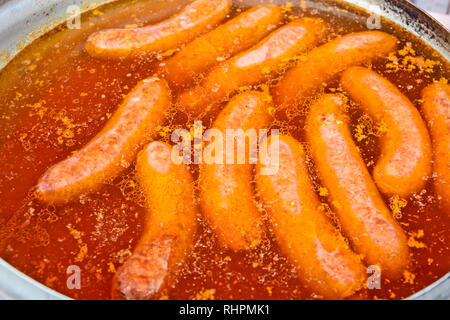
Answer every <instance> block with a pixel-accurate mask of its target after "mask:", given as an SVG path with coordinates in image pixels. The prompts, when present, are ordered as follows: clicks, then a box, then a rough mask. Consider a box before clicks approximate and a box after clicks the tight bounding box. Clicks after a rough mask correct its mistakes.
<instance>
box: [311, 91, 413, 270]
mask: <svg viewBox="0 0 450 320" xmlns="http://www.w3.org/2000/svg"><path fill="white" fill-rule="evenodd" d="M345 107H346V105H345V103H344V101H343V99H342V98H340V97H338V96H335V95H325V96H323V97H322V98H321V99H320V100H319V101H318V102H317V103H316V104H314V105H313V106H312V109H311V112H310V114H309V115H308V117H307V122H306V136H307V140H308V143H309V144H310V145H311V153H312V157H313V159H314V162H315V165H316V168H317V171H318V173H319V177H320V179H321V181H322V183H323V184H324V186H325V187H326V188H327V189H328V190H329V193H330V196H331V201H332V202H331V205H332V208H333V209H334V210H335V211H336V214H337V217H338V220H339V222H340V224H341V226H342V230H343V232H344V234H345V235H346V236H347V237H348V238H349V239H350V242H351V244H352V247H353V248H354V250H355V251H356V252H358V253H360V254H362V255H363V256H364V260H365V261H366V262H367V264H369V265H378V266H379V267H380V269H381V270H382V272H383V275H387V276H388V277H390V278H399V277H401V276H402V274H403V271H404V270H405V268H406V266H407V264H408V259H409V258H408V257H409V253H408V245H407V240H406V236H405V234H404V232H403V230H402V229H401V227H400V226H399V225H398V223H397V222H396V221H395V220H394V218H393V216H392V214H391V212H390V211H389V209H388V208H387V206H386V204H385V203H384V200H383V198H382V197H381V195H380V193H379V191H378V189H377V187H376V185H375V183H374V182H373V180H372V177H371V175H370V173H369V171H368V169H367V166H366V164H365V163H364V161H363V159H362V157H361V155H360V154H359V151H358V148H357V147H356V144H355V143H354V141H353V140H352V135H351V132H350V129H349V120H348V118H347V117H346V116H345V114H344V108H345Z"/></svg>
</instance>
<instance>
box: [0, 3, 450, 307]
mask: <svg viewBox="0 0 450 320" xmlns="http://www.w3.org/2000/svg"><path fill="white" fill-rule="evenodd" d="M186 3H187V1H184V2H183V3H182V4H181V5H179V6H173V8H168V7H171V6H167V5H164V4H158V3H156V4H155V3H154V2H153V1H145V0H140V1H139V0H138V1H118V2H116V3H114V4H110V5H106V6H103V7H100V8H98V9H96V10H93V11H91V12H89V13H86V14H84V15H83V16H82V18H81V21H82V23H81V29H80V30H70V29H66V27H65V26H64V25H63V26H60V27H58V28H56V29H55V30H53V31H51V32H49V33H48V34H46V35H44V36H42V37H41V38H40V39H38V40H36V41H35V42H34V43H33V44H31V45H30V46H29V47H27V48H26V49H25V50H23V51H22V52H21V53H20V54H19V55H18V56H17V57H16V58H14V60H13V61H12V62H11V63H10V64H9V65H7V66H6V67H5V68H4V69H3V70H2V71H1V73H0V105H1V106H2V108H1V110H0V117H1V118H0V124H1V125H0V148H1V149H0V172H1V174H0V257H1V258H3V259H5V260H6V261H7V262H8V263H10V264H12V265H13V266H14V267H16V268H17V269H19V270H20V271H22V272H24V273H25V274H27V275H29V276H31V277H32V278H34V279H36V280H37V281H39V282H41V283H43V284H45V285H46V286H48V287H50V288H52V289H55V290H56V291H58V292H61V293H63V294H65V295H67V296H69V297H73V298H77V299H110V298H120V297H118V296H116V295H112V294H111V291H112V290H111V287H112V281H113V277H114V275H115V273H116V272H117V270H118V269H119V268H120V266H121V265H123V264H124V262H125V261H126V260H127V259H128V258H129V257H130V256H131V255H132V253H133V250H134V248H135V247H136V245H137V243H138V241H139V238H140V236H141V234H142V232H143V229H144V224H145V223H144V216H145V213H146V201H147V200H148V199H146V197H145V195H144V193H143V191H142V190H141V187H140V185H139V181H138V180H139V179H138V178H137V176H136V172H135V166H134V164H132V165H131V166H130V167H129V168H128V169H126V170H125V172H123V173H122V174H121V175H120V176H119V177H116V178H113V179H109V180H107V181H104V183H103V184H102V187H101V188H99V189H97V190H95V191H94V192H92V193H89V194H83V195H81V196H80V197H79V198H77V199H76V200H74V201H72V202H69V203H67V204H58V205H56V204H55V205H47V204H45V203H44V202H43V201H41V200H39V199H38V197H37V196H36V193H35V190H36V189H35V186H36V184H37V182H38V180H39V178H40V177H41V176H42V175H43V174H44V173H45V172H46V170H47V169H48V168H49V167H51V166H52V165H54V164H56V163H58V162H60V161H62V160H64V159H66V158H67V157H69V156H70V155H73V154H75V153H76V152H77V150H80V149H81V148H82V147H83V146H85V145H86V144H87V143H88V142H89V141H90V140H91V139H92V138H93V137H95V136H96V134H97V133H98V132H100V130H101V129H102V128H103V126H104V125H105V124H106V123H107V122H108V120H109V119H110V118H111V117H112V115H113V114H114V111H115V110H116V109H117V108H118V106H119V105H120V104H121V102H122V100H123V98H124V97H125V96H126V95H127V94H128V93H129V92H130V91H131V90H132V89H133V88H134V87H135V86H136V84H137V83H138V82H140V81H141V80H143V79H145V78H148V77H152V76H154V75H155V74H156V72H157V71H158V70H159V68H161V65H162V64H164V63H165V61H166V60H165V59H166V58H167V57H168V56H171V55H173V54H174V51H173V50H169V51H165V52H164V53H162V54H160V55H158V56H157V57H135V58H132V59H129V60H117V61H116V60H104V59H97V58H93V57H91V56H89V55H88V54H87V53H86V51H85V49H84V44H85V43H86V40H87V38H88V37H89V36H90V35H91V34H92V33H93V32H95V31H98V30H102V29H106V28H113V27H124V26H126V27H128V28H133V27H137V26H143V25H146V24H149V23H154V22H157V21H159V20H161V19H162V18H165V17H167V16H170V15H171V14H173V13H176V12H178V11H180V10H181V9H182V8H183V7H184V5H185V4H186ZM252 3H253V2H252ZM267 3H270V1H268V2H267ZM242 5H243V4H241V3H240V2H239V1H236V2H235V4H234V5H233V7H232V9H231V11H230V14H229V15H228V16H227V17H226V20H228V19H231V18H232V17H234V16H236V15H238V14H239V13H242V12H243V11H245V10H247V9H248V8H247V7H243V6H242ZM282 12H283V15H284V17H283V19H284V24H286V23H289V22H290V21H292V20H294V19H296V18H303V17H311V18H321V19H323V20H324V21H325V22H326V23H327V25H328V28H329V29H328V30H329V32H327V33H326V34H325V36H324V37H323V38H321V39H320V41H319V42H320V44H324V43H327V42H328V41H331V40H333V39H335V38H337V37H338V36H340V35H345V34H348V33H351V32H360V31H367V30H368V24H367V21H368V18H369V16H370V15H369V14H368V13H366V12H362V11H359V10H357V9H355V8H353V7H348V6H346V5H343V4H341V3H339V2H332V1H297V2H294V4H291V3H290V2H286V4H285V5H283V7H282ZM226 20H225V21H226ZM371 21H372V20H371ZM372 22H373V21H372ZM369 25H370V26H371V27H373V23H372V24H369ZM380 27H381V30H382V31H384V32H387V33H389V34H393V35H395V36H396V37H397V38H398V39H399V41H400V43H399V44H398V50H396V51H395V52H392V53H391V54H390V55H389V56H388V57H387V58H385V59H378V60H376V61H374V62H373V63H372V64H370V65H366V66H365V67H370V68H371V69H372V70H374V71H376V72H377V73H379V74H381V75H383V76H384V77H385V78H387V79H388V80H389V81H391V82H392V83H394V84H395V85H396V86H397V87H398V88H399V89H400V91H401V92H402V93H403V94H405V95H406V96H407V97H408V98H409V99H410V100H411V101H412V102H413V104H414V105H415V106H416V107H418V108H419V107H420V105H421V103H422V101H421V99H422V97H421V92H422V90H423V89H424V88H425V87H427V86H428V85H430V84H431V83H433V82H441V83H447V79H449V70H450V69H449V64H448V62H447V61H445V59H443V58H442V57H441V56H440V55H439V54H438V53H436V52H435V51H434V50H433V49H432V48H430V47H428V46H427V45H425V44H424V43H423V42H422V41H421V40H419V39H418V38H416V37H414V36H412V35H411V34H410V33H408V32H407V31H405V30H403V29H400V28H399V27H397V26H395V25H393V24H392V23H390V22H389V21H386V20H384V19H382V20H381V21H380ZM274 30H275V29H274ZM297 58H298V59H297V60H300V61H301V60H302V59H303V58H304V56H303V55H301V56H299V57H297ZM339 75H340V74H339ZM201 80H202V78H201V77H199V78H197V79H195V82H196V83H198V82H200V81H201ZM339 80H340V76H335V77H333V78H332V79H331V80H330V81H328V82H326V83H323V85H322V88H321V90H323V92H326V93H330V94H342V93H344V92H343V89H342V88H341V86H340V82H339ZM278 81H279V79H277V77H275V78H272V79H271V80H270V81H267V82H266V83H264V84H261V85H258V86H253V87H252V86H250V88H248V87H243V88H240V91H245V90H247V89H256V90H259V91H262V92H268V91H269V90H270V89H271V88H272V87H274V86H275V85H276V84H277V83H278ZM192 85H194V83H192ZM180 93H181V90H178V89H177V90H173V92H172V97H176V96H178V95H179V94H180ZM315 100H316V95H314V97H311V99H309V100H308V101H306V102H305V103H304V105H302V106H295V105H293V106H291V107H290V108H289V109H287V110H282V111H280V110H275V111H274V112H273V114H274V115H275V120H273V122H272V123H271V124H270V126H268V128H277V129H279V130H280V132H281V133H289V134H291V135H292V136H293V137H294V138H296V139H297V140H299V141H300V142H302V143H303V145H304V146H305V148H304V149H305V150H306V158H307V164H308V170H309V173H310V176H311V179H312V181H313V184H314V187H315V189H316V191H317V194H318V195H319V199H320V202H321V203H322V208H323V211H324V212H326V213H327V214H329V215H330V221H332V222H333V224H334V225H335V226H337V227H339V223H338V220H337V218H336V217H335V216H334V215H333V213H332V212H331V210H330V209H329V208H330V203H329V197H328V193H329V190H327V189H326V188H325V187H324V186H323V185H322V183H321V181H320V179H319V178H318V175H317V172H316V169H315V165H314V161H313V160H312V157H311V156H310V155H309V153H308V149H309V147H308V145H307V144H306V143H305V141H306V138H305V133H304V129H305V115H306V114H307V112H308V108H309V107H310V106H311V105H313V104H314V102H315ZM349 104H350V108H349V111H348V114H349V116H350V119H351V125H350V129H351V132H352V135H353V138H354V139H353V140H354V141H355V143H356V144H357V147H358V148H359V150H360V152H361V154H362V157H363V159H364V162H365V163H366V165H367V168H368V169H369V171H370V173H372V171H373V169H374V166H375V164H376V163H377V160H378V159H379V154H380V143H379V140H380V137H382V136H383V135H384V134H385V131H386V128H385V127H383V125H382V124H381V125H380V124H376V123H375V122H374V121H373V120H372V119H371V118H369V117H368V116H367V115H365V114H364V113H363V112H362V111H361V110H360V108H359V107H358V105H357V104H356V103H354V102H352V101H351V100H350V101H349ZM223 105H224V103H222V104H221V105H220V108H216V109H213V111H212V113H211V114H208V116H207V117H206V118H204V119H203V122H204V125H205V126H206V127H210V124H211V123H212V121H213V120H214V119H215V118H216V117H217V116H218V114H219V112H220V110H221V109H222V107H223ZM169 114H170V116H171V118H170V119H169V123H167V124H165V125H161V126H159V127H158V128H157V138H158V140H161V141H163V142H167V143H170V137H171V134H172V132H173V131H174V130H175V129H178V128H186V129H188V130H191V129H192V128H193V124H194V120H197V119H194V118H193V117H192V116H191V115H190V114H189V113H188V112H187V111H186V110H183V109H177V106H176V105H175V104H174V105H173V106H172V107H170V110H169ZM190 170H191V173H192V175H193V177H194V181H195V182H194V184H195V186H196V187H197V183H198V181H197V180H198V176H199V168H198V166H196V165H191V166H190ZM251 187H252V188H253V189H255V188H256V187H255V183H254V181H253V182H252V184H251ZM197 189H198V188H197ZM197 191H198V190H197ZM383 199H384V201H385V203H386V205H387V206H388V207H389V208H390V209H391V212H392V213H393V214H394V217H395V219H396V220H397V222H398V223H399V224H400V226H401V227H402V228H403V230H404V232H405V234H406V237H407V244H408V247H409V252H410V261H411V262H410V264H409V266H408V268H407V269H406V270H404V272H403V276H402V277H401V278H400V279H398V280H390V279H388V278H385V277H382V281H381V288H380V289H372V290H369V289H367V288H364V289H362V290H360V291H359V292H357V293H356V294H355V295H353V296H352V297H350V298H351V299H402V298H406V297H408V296H410V295H411V294H413V293H415V292H417V291H419V290H421V289H423V288H424V287H426V286H428V285H429V284H431V283H432V282H434V281H436V280H437V279H439V278H440V277H442V276H443V275H444V274H446V273H447V272H448V271H449V269H450V262H449V259H448V258H447V257H448V255H449V254H450V250H449V238H448V235H449V231H450V230H449V226H450V221H449V212H446V211H445V209H443V208H442V207H441V205H440V201H439V199H438V197H437V196H436V195H435V190H434V186H433V180H432V179H430V180H428V181H427V184H426V187H425V188H424V189H423V190H421V191H420V192H417V193H414V194H413V195H412V196H411V197H407V198H401V197H398V196H391V197H387V196H385V197H384V198H383ZM259 200H260V199H259V198H258V197H257V199H256V200H254V201H256V206H257V208H258V209H259V211H260V213H261V214H262V217H263V220H264V228H265V230H267V231H266V237H264V239H263V240H262V242H261V243H260V244H259V245H258V246H256V248H254V249H252V250H249V251H239V252H234V251H232V250H229V249H224V248H223V247H222V246H221V245H220V242H219V240H218V238H217V236H216V234H215V233H214V232H213V230H212V229H211V227H210V226H209V224H208V222H207V221H206V219H204V218H203V217H199V218H198V224H199V226H198V229H197V232H196V234H195V238H194V249H193V252H192V253H191V254H190V255H189V257H188V258H187V260H186V262H185V264H184V265H183V267H182V269H181V271H180V273H179V274H178V275H177V277H176V278H175V279H174V280H173V281H172V282H171V283H170V285H168V286H167V287H166V288H165V289H164V290H162V291H161V292H159V293H158V295H157V296H156V297H155V298H156V299H318V298H321V297H320V296H318V295H317V294H316V293H314V292H312V291H311V290H310V289H308V288H307V287H306V286H305V285H304V281H302V279H300V278H299V277H297V276H296V272H295V267H294V265H293V264H291V262H289V260H288V259H287V258H286V257H285V255H284V254H283V253H282V252H281V249H280V248H279V246H278V244H277V240H276V238H275V236H274V232H273V228H272V226H271V224H270V221H269V218H268V213H267V212H266V211H265V210H264V208H263V206H262V205H261V203H260V201H259ZM196 201H197V202H199V199H196ZM70 266H78V267H79V268H80V272H81V288H79V289H77V288H73V286H70V285H69V286H68V282H67V279H68V277H69V276H70V274H68V273H67V270H68V267H70ZM368 276H369V274H368Z"/></svg>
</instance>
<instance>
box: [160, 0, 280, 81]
mask: <svg viewBox="0 0 450 320" xmlns="http://www.w3.org/2000/svg"><path fill="white" fill-rule="evenodd" d="M282 20H283V14H282V12H281V8H280V7H277V6H270V5H265V6H257V7H254V8H252V9H250V10H248V11H246V12H244V13H242V14H240V15H238V16H237V17H236V18H234V19H231V20H229V21H228V22H226V23H225V24H223V25H221V26H219V27H217V28H216V29H214V30H212V31H210V32H209V33H207V34H205V35H203V36H201V37H199V38H197V39H195V40H194V41H192V42H191V43H188V44H187V45H186V46H185V47H184V48H183V49H181V50H180V52H178V53H177V54H175V56H173V57H171V58H169V59H167V61H165V62H163V63H161V67H160V68H159V72H158V74H160V75H163V76H164V78H165V79H166V80H167V81H168V82H169V85H170V86H171V88H174V89H182V88H186V87H187V86H188V85H189V84H190V83H192V81H193V80H194V79H195V78H196V77H199V76H200V75H202V74H203V73H204V72H205V71H207V70H209V69H210V68H211V67H213V66H214V65H215V64H217V63H218V61H219V60H226V59H229V58H231V57H232V56H234V55H235V54H237V53H239V52H241V51H242V50H245V49H247V48H249V47H251V46H253V45H254V44H256V43H257V42H258V41H259V40H261V39H262V38H263V37H265V36H266V35H267V34H268V33H269V32H270V31H271V30H273V29H274V28H275V27H276V26H277V25H279V24H280V23H281V22H282Z"/></svg>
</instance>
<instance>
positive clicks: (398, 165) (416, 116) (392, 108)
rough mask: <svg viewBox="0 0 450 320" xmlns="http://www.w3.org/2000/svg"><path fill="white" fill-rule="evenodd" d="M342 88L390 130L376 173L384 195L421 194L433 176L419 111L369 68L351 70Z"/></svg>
mask: <svg viewBox="0 0 450 320" xmlns="http://www.w3.org/2000/svg"><path fill="white" fill-rule="evenodd" d="M341 86H342V88H343V89H344V90H345V91H346V92H347V93H348V95H349V96H350V97H351V98H352V99H353V100H354V101H356V102H357V103H358V104H359V105H360V107H361V108H362V110H363V111H364V112H365V113H367V114H368V115H369V116H371V117H372V118H373V119H374V120H375V122H376V123H379V124H380V123H381V124H383V125H385V126H386V128H387V132H386V134H385V135H384V136H383V137H381V139H380V142H381V155H380V159H379V160H378V162H377V164H376V166H375V168H374V172H373V177H374V180H375V182H376V184H377V186H378V188H379V189H380V191H381V192H382V193H384V194H386V195H399V196H401V197H405V198H406V197H409V196H410V195H411V194H412V193H414V192H419V191H421V190H422V188H424V186H425V184H426V179H427V178H428V177H429V176H430V175H431V160H432V150H431V142H430V136H429V134H428V130H427V127H426V125H425V123H424V121H423V119H422V117H421V115H420V113H419V111H418V110H417V109H416V107H415V106H414V105H413V104H412V103H411V101H409V100H408V98H407V97H405V96H404V95H403V94H402V93H401V92H400V91H399V90H398V89H397V87H396V86H394V85H393V84H392V83H390V82H389V81H388V80H386V79H384V78H383V77H381V76H380V75H378V74H377V73H375V72H374V71H371V70H369V69H366V68H361V67H352V68H350V69H348V70H347V71H346V72H344V74H343V76H342V79H341Z"/></svg>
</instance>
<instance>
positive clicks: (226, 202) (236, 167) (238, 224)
mask: <svg viewBox="0 0 450 320" xmlns="http://www.w3.org/2000/svg"><path fill="white" fill-rule="evenodd" d="M271 104H272V102H271V97H270V96H269V95H267V94H265V93H261V92H256V91H250V92H246V93H242V94H240V95H237V96H236V97H234V98H233V99H232V100H231V101H230V102H229V104H228V105H227V106H226V107H225V109H224V110H223V111H222V112H221V113H220V114H219V116H218V118H217V119H216V121H215V122H214V124H213V128H214V129H217V130H219V131H220V132H221V133H222V134H223V137H224V140H225V130H227V129H242V130H244V131H247V130H249V129H255V130H256V131H258V130H259V129H263V128H265V127H266V126H267V125H268V124H269V123H270V120H271V117H270V115H269V114H268V111H267V109H268V108H270V107H271ZM235 140H238V142H241V143H244V141H245V139H244V138H242V139H239V137H238V138H236V139H235ZM224 145H225V143H224ZM207 146H208V145H206V147H205V152H204V153H206V148H207ZM233 151H234V152H235V154H236V153H237V151H238V149H233ZM247 151H248V150H246V156H245V157H246V159H245V163H244V164H238V163H235V164H230V163H229V162H226V159H225V157H223V158H224V159H223V161H222V164H220V163H218V162H219V161H217V162H216V163H209V164H208V163H206V162H205V159H204V161H203V163H202V164H201V166H200V175H199V187H200V203H201V208H202V211H203V213H204V215H205V217H206V218H207V219H208V221H209V223H210V225H211V227H212V229H213V230H214V231H215V233H216V234H217V236H218V239H219V242H220V243H221V244H222V245H223V246H226V247H229V248H231V249H233V250H235V251H239V250H246V249H250V248H252V247H255V246H257V245H258V244H259V243H260V242H261V240H262V237H263V226H262V220H261V214H260V212H259V211H258V209H257V206H256V203H255V200H254V194H253V190H252V186H251V181H252V180H253V165H252V164H250V161H249V155H250V154H249V153H247ZM216 152H217V150H216ZM223 154H224V155H225V154H226V150H224V152H223ZM233 156H234V155H233Z"/></svg>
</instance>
